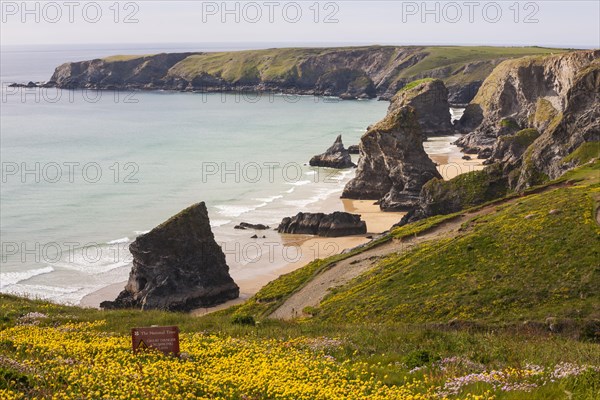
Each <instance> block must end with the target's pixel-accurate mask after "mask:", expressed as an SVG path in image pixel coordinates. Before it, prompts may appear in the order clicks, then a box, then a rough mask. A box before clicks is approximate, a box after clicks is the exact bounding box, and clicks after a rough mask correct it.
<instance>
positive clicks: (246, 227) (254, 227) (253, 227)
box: [233, 222, 271, 231]
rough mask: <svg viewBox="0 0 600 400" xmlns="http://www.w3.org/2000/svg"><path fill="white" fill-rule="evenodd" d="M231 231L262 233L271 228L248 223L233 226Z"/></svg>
mask: <svg viewBox="0 0 600 400" xmlns="http://www.w3.org/2000/svg"><path fill="white" fill-rule="evenodd" d="M233 229H255V230H258V231H263V230H266V229H271V227H270V226H268V225H263V224H250V223H248V222H240V223H239V225H236V226H234V227H233Z"/></svg>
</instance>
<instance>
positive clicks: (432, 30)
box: [0, 0, 600, 48]
mask: <svg viewBox="0 0 600 400" xmlns="http://www.w3.org/2000/svg"><path fill="white" fill-rule="evenodd" d="M1 21H2V23H1V31H0V44H1V45H2V46H3V47H6V46H22V45H41V44H56V45H68V44H100V43H102V44H106V43H140V44H142V43H145V44H161V43H206V42H211V43H220V42H222V43H239V44H243V43H248V44H251V43H266V44H267V45H268V44H269V43H273V44H277V46H275V45H274V46H273V47H280V46H281V44H285V43H288V44H290V45H293V44H297V45H302V44H328V45H329V44H346V45H349V44H399V45H409V44H456V45H514V46H524V45H537V46H550V47H574V48H599V47H600V22H599V21H600V1H598V0H592V1H519V2H517V1H514V0H510V1H470V0H466V1H427V2H424V1H366V0H363V1H319V2H317V1H314V0H311V1H271V0H266V1H229V2H223V1H162V0H148V1H137V0H136V1H120V2H116V1H114V0H110V1H101V0H96V1H76V0H64V1H62V0H59V1H27V2H23V1H22V0H19V1H5V0H2V2H1Z"/></svg>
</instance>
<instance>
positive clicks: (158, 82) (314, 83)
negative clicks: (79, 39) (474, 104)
mask: <svg viewBox="0 0 600 400" xmlns="http://www.w3.org/2000/svg"><path fill="white" fill-rule="evenodd" d="M505 51H506V54H507V55H510V53H511V49H506V50H505ZM532 51H534V50H533V49H532ZM438 52H443V53H444V54H443V57H441V58H440V57H439V56H437V53H438ZM535 52H539V49H535ZM495 53H499V52H498V51H496V52H495ZM478 57H479V58H480V59H478ZM431 58H434V60H433V62H432V63H427V66H426V67H422V68H419V66H420V64H421V63H423V62H425V63H426V62H427V61H428V60H430V59H431ZM467 58H469V60H467V61H465V58H464V49H462V48H460V47H457V48H451V49H436V48H431V47H422V46H407V47H396V46H366V47H339V48H314V49H306V48H296V49H267V50H248V51H240V52H221V53H204V52H197V53H193V52H190V53H173V54H156V55H150V56H114V57H107V58H104V59H95V60H89V61H80V62H71V63H65V64H63V65H60V66H59V67H58V68H56V71H55V72H54V74H53V76H52V77H51V80H50V81H49V84H50V85H51V86H57V87H60V88H71V89H73V88H89V89H121V90H129V89H136V90H137V89H146V90H151V89H164V90H182V91H183V90H184V91H203V92H222V91H248V92H283V93H288V94H296V93H297V94H309V95H325V96H338V97H341V98H344V99H356V98H373V97H376V96H380V97H381V98H382V99H386V100H389V99H391V98H392V97H393V96H394V95H395V94H396V93H397V91H398V90H399V89H401V88H402V87H404V86H405V85H406V84H408V83H409V82H412V81H414V80H416V79H422V78H437V79H442V80H444V81H445V82H446V83H447V86H448V89H449V98H450V100H451V102H452V103H468V102H469V101H470V100H471V99H472V98H473V96H474V95H475V93H476V89H475V88H476V87H478V86H479V85H480V84H481V79H482V78H481V77H482V76H487V74H489V73H490V72H491V71H492V69H493V68H494V66H495V65H496V64H497V63H498V62H499V61H500V60H502V59H504V58H505V57H503V56H502V55H501V54H500V55H498V56H495V55H494V57H492V58H490V54H489V52H487V51H486V50H483V51H473V52H471V54H470V55H469V57H467ZM413 69H414V70H417V71H418V72H414V73H413V72H411V71H412V70H413Z"/></svg>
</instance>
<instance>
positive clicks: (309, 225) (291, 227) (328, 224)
mask: <svg viewBox="0 0 600 400" xmlns="http://www.w3.org/2000/svg"><path fill="white" fill-rule="evenodd" d="M277 231H278V232H279V233H296V234H309V235H318V236H326V237H338V236H349V235H361V234H364V233H367V224H366V223H365V221H361V219H360V215H356V214H350V213H346V212H338V211H336V212H334V213H332V214H324V213H302V212H301V213H298V214H296V216H294V217H286V218H284V219H283V220H282V221H281V224H279V228H278V229H277Z"/></svg>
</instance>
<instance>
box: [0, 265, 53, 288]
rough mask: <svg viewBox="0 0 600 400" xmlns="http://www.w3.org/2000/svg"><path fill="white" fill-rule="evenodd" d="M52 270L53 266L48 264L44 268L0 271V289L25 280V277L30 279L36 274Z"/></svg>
mask: <svg viewBox="0 0 600 400" xmlns="http://www.w3.org/2000/svg"><path fill="white" fill-rule="evenodd" d="M52 271H54V268H52V267H50V266H48V267H44V268H37V269H29V270H26V271H18V272H2V273H0V289H3V288H5V287H7V286H10V285H15V284H17V283H19V282H22V281H26V280H27V279H31V278H33V277H34V276H37V275H42V274H49V273H50V272H52Z"/></svg>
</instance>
